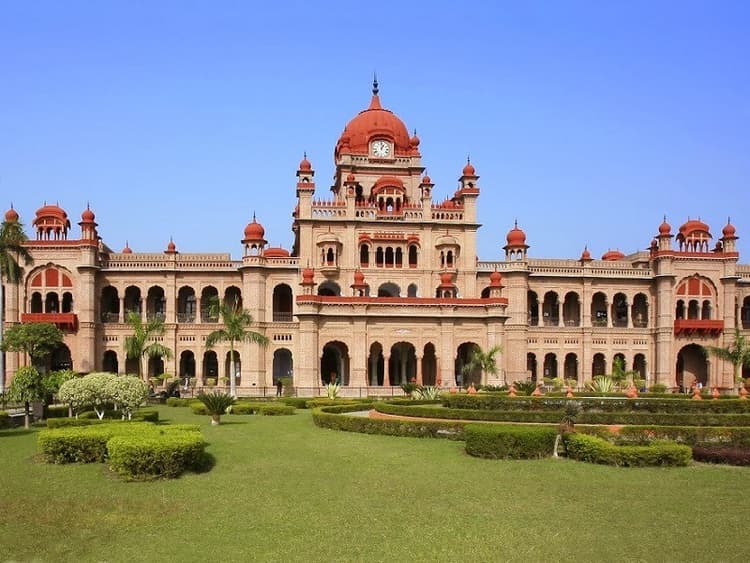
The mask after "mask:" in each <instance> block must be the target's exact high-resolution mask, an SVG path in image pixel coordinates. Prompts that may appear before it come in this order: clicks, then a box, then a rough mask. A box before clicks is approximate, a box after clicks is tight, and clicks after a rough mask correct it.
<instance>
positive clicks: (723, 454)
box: [693, 446, 750, 465]
mask: <svg viewBox="0 0 750 563" xmlns="http://www.w3.org/2000/svg"><path fill="white" fill-rule="evenodd" d="M693 459H694V460H695V461H703V462H706V463H724V464H727V465H750V448H733V447H727V446H724V447H703V446H695V447H693Z"/></svg>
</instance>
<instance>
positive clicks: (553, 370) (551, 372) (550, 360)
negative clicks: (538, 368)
mask: <svg viewBox="0 0 750 563" xmlns="http://www.w3.org/2000/svg"><path fill="white" fill-rule="evenodd" d="M544 377H552V378H555V377H557V356H556V355H555V354H553V353H552V352H550V353H549V354H547V355H545V356H544Z"/></svg>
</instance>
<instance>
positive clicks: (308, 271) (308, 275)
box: [302, 268, 315, 285]
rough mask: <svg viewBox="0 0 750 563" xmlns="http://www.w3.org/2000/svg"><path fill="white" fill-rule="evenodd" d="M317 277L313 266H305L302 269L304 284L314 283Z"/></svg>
mask: <svg viewBox="0 0 750 563" xmlns="http://www.w3.org/2000/svg"><path fill="white" fill-rule="evenodd" d="M314 278H315V270H313V269H312V268H305V269H304V270H302V284H303V285H311V284H313V283H314V281H313V280H314Z"/></svg>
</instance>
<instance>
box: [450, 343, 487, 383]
mask: <svg viewBox="0 0 750 563" xmlns="http://www.w3.org/2000/svg"><path fill="white" fill-rule="evenodd" d="M478 349H479V346H478V345H477V344H476V343H474V342H464V343H463V344H461V345H460V346H459V347H458V350H457V351H456V362H455V368H456V369H455V372H456V385H458V386H459V387H461V386H469V385H470V384H472V383H473V384H474V385H479V384H481V383H482V369H481V368H479V367H476V368H474V369H473V370H472V371H471V373H469V374H464V373H463V370H464V366H465V365H467V364H469V363H471V357H472V355H473V354H474V351H475V350H478Z"/></svg>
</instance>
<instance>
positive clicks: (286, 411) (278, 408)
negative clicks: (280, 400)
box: [260, 404, 297, 416]
mask: <svg viewBox="0 0 750 563" xmlns="http://www.w3.org/2000/svg"><path fill="white" fill-rule="evenodd" d="M296 411H297V409H295V408H294V407H292V406H290V405H279V404H271V405H262V406H261V407H260V414H261V416H287V415H290V414H295V413H296Z"/></svg>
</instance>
